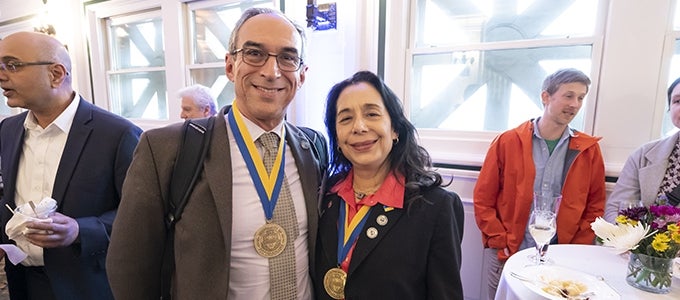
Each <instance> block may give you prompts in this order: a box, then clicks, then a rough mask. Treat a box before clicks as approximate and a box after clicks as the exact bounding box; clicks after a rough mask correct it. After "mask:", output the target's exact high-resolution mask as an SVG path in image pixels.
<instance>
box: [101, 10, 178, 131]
mask: <svg viewBox="0 0 680 300" xmlns="http://www.w3.org/2000/svg"><path fill="white" fill-rule="evenodd" d="M162 27H163V22H162V21H161V17H160V11H159V10H154V11H151V12H146V13H140V14H132V15H129V16H124V17H112V18H109V19H108V20H107V30H108V32H107V36H109V40H108V48H109V49H111V53H110V57H109V66H110V68H109V70H108V71H107V77H108V82H109V89H110V90H109V99H111V111H112V112H113V113H116V114H119V115H121V116H123V117H126V118H132V119H157V120H167V119H168V103H167V101H166V99H167V97H166V95H165V94H166V90H167V87H166V81H165V51H164V46H163V45H164V43H163V28H162Z"/></svg>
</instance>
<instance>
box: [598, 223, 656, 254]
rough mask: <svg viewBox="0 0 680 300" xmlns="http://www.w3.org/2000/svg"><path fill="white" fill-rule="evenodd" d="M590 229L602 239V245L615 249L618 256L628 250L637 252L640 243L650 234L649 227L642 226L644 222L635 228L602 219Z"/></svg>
mask: <svg viewBox="0 0 680 300" xmlns="http://www.w3.org/2000/svg"><path fill="white" fill-rule="evenodd" d="M590 227H591V228H592V229H593V231H594V232H595V235H597V236H598V237H599V238H601V239H602V244H603V245H604V246H607V247H612V248H614V251H615V252H616V253H617V254H621V253H624V252H626V251H628V250H635V249H636V248H637V247H638V243H640V241H641V240H642V239H643V238H645V237H646V235H647V233H648V232H649V226H646V225H644V224H642V222H638V224H637V225H635V226H633V225H630V224H618V225H614V224H611V223H609V222H607V221H605V220H604V219H602V218H601V217H598V218H597V219H595V222H593V223H590Z"/></svg>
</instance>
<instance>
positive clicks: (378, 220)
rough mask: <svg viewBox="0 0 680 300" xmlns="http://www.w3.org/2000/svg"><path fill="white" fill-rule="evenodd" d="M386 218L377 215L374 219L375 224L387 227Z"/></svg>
mask: <svg viewBox="0 0 680 300" xmlns="http://www.w3.org/2000/svg"><path fill="white" fill-rule="evenodd" d="M387 221H388V219H387V216H386V215H379V216H378V218H376V219H375V222H376V223H378V225H380V226H385V225H387Z"/></svg>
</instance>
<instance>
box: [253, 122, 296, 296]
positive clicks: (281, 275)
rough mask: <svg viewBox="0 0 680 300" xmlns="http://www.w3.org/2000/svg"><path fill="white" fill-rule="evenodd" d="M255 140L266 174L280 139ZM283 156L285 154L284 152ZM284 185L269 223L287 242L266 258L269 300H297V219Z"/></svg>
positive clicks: (269, 136) (266, 135)
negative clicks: (260, 145) (276, 226)
mask: <svg viewBox="0 0 680 300" xmlns="http://www.w3.org/2000/svg"><path fill="white" fill-rule="evenodd" d="M258 141H260V143H261V144H262V145H263V146H264V149H265V151H264V157H263V161H264V166H265V168H266V169H267V172H268V173H269V172H271V169H272V166H273V165H274V160H275V159H276V152H277V150H278V146H279V137H278V135H276V134H275V133H272V132H268V133H264V134H262V135H261V136H260V137H259V138H258ZM284 155H285V153H284ZM281 167H282V168H283V167H285V166H281ZM283 180H284V181H283V185H282V186H281V192H280V194H279V199H278V201H277V202H276V207H275V208H274V216H273V218H272V222H274V223H276V224H278V225H281V227H283V229H284V230H285V231H286V236H287V237H288V241H287V243H286V248H285V249H284V250H283V252H282V253H281V254H279V255H278V256H276V257H272V258H270V259H269V280H270V285H271V299H272V300H290V299H296V298H297V284H296V278H297V277H296V274H295V246H294V242H295V238H296V237H297V236H298V235H299V232H298V226H297V217H296V216H295V206H294V205H293V198H292V197H291V195H290V190H289V189H288V179H287V178H286V177H284V178H283Z"/></svg>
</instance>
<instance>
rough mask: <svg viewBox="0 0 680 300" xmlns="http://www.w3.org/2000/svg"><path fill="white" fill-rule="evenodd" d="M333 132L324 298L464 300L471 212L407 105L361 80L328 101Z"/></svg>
mask: <svg viewBox="0 0 680 300" xmlns="http://www.w3.org/2000/svg"><path fill="white" fill-rule="evenodd" d="M326 126H327V129H328V135H329V140H330V146H331V149H332V155H331V159H330V163H331V166H330V171H331V176H330V178H329V180H328V183H327V184H326V186H325V188H326V191H327V193H326V195H325V197H324V199H323V201H322V203H321V213H322V215H321V219H320V221H319V235H318V241H317V247H316V256H315V258H316V263H315V271H314V272H315V274H314V279H315V285H316V289H315V290H316V294H317V298H318V299H331V298H332V299H345V298H346V299H463V288H462V284H461V279H460V266H461V241H462V237H463V218H464V212H463V206H462V203H461V201H460V198H459V197H458V195H456V194H455V193H453V192H451V191H447V190H445V189H443V185H442V177H441V176H440V175H439V174H438V173H437V172H435V171H433V170H432V169H431V168H432V161H431V159H430V156H429V154H428V153H427V151H426V150H425V149H424V148H423V147H421V146H419V145H418V142H417V139H416V129H415V127H414V126H413V124H411V123H410V122H409V121H408V120H407V119H406V117H405V116H404V112H403V109H402V106H401V102H400V100H399V98H398V97H397V96H396V95H395V94H394V92H392V90H390V88H389V87H387V86H386V85H385V83H384V82H383V81H382V80H381V79H380V78H379V77H378V76H376V75H375V74H373V73H371V72H368V71H361V72H357V73H356V74H354V75H353V76H352V77H350V78H348V79H346V80H344V81H342V82H340V83H338V84H336V85H335V86H334V87H333V88H332V89H331V91H330V93H329V94H328V101H327V103H326Z"/></svg>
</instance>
